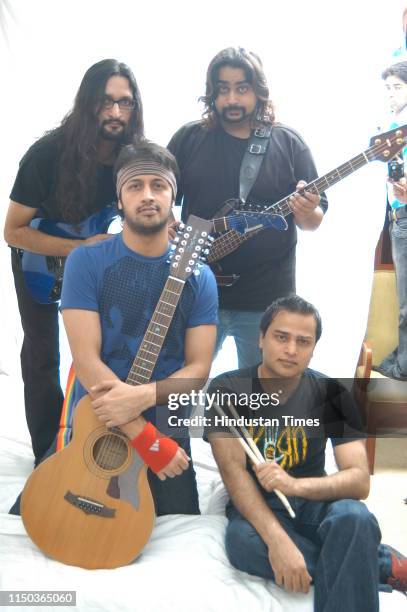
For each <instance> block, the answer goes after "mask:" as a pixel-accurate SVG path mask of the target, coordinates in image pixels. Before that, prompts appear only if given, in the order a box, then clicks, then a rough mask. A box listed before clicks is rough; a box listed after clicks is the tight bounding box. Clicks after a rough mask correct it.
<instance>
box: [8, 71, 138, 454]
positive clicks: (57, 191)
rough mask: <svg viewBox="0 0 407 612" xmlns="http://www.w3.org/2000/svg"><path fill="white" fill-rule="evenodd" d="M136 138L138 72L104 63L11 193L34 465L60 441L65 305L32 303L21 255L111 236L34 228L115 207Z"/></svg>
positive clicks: (89, 75)
mask: <svg viewBox="0 0 407 612" xmlns="http://www.w3.org/2000/svg"><path fill="white" fill-rule="evenodd" d="M135 136H143V113H142V104H141V98H140V93H139V89H138V86H137V82H136V80H135V78H134V75H133V73H132V71H131V70H130V68H129V67H128V66H126V64H123V63H120V62H118V61H117V60H115V59H106V60H102V61H100V62H97V63H96V64H94V65H93V66H91V67H90V68H89V69H88V70H87V72H86V73H85V75H84V77H83V80H82V82H81V84H80V87H79V90H78V93H77V95H76V98H75V102H74V106H73V108H72V110H71V111H70V112H69V113H68V114H67V115H66V117H65V118H64V119H63V120H62V122H61V124H60V126H59V127H57V128H56V129H54V130H52V131H50V132H47V133H46V134H45V135H44V136H43V137H42V138H40V139H39V140H38V141H37V142H35V143H34V144H33V145H32V146H31V147H30V148H29V149H28V151H27V152H26V154H25V155H24V156H23V158H22V160H21V162H20V166H19V169H18V173H17V177H16V179H15V183H14V186H13V188H12V191H11V196H10V199H11V201H10V205H9V209H8V214H7V218H6V223H5V229H4V237H5V240H6V241H7V243H8V244H9V245H10V246H11V251H12V253H11V259H12V269H13V274H14V283H15V288H16V293H17V300H18V306H19V310H20V316H21V322H22V326H23V330H24V341H23V346H22V350H21V369H22V377H23V381H24V398H25V410H26V418H27V425H28V429H29V432H30V435H31V440H32V446H33V452H34V457H35V464H37V463H38V462H39V460H40V459H41V457H42V456H43V455H44V453H45V452H46V451H47V450H48V448H49V447H50V445H51V444H52V442H53V440H54V438H55V436H56V433H57V430H58V425H59V420H60V414H61V408H62V403H63V392H62V389H61V386H60V381H59V330H58V304H57V303H46V304H44V303H38V301H36V300H35V299H33V297H32V296H31V293H30V292H29V291H28V289H27V286H26V284H25V280H24V274H23V271H22V265H21V257H22V254H23V252H24V251H30V252H32V253H38V254H41V255H44V256H51V257H57V258H58V257H63V258H64V257H66V256H67V255H68V254H69V253H70V252H71V251H72V250H73V249H74V248H75V247H76V246H78V245H79V244H84V243H86V244H91V243H95V242H98V241H101V240H105V239H106V238H108V237H109V235H108V234H106V233H104V232H105V230H104V229H103V230H102V231H100V233H97V234H96V235H92V236H90V237H89V234H88V235H86V233H85V235H83V236H81V239H71V238H64V237H60V236H58V235H51V234H48V233H45V232H44V231H40V230H39V229H38V228H36V227H33V226H32V224H31V222H32V221H33V220H34V219H36V218H42V219H46V220H47V221H48V220H49V221H50V222H56V223H58V222H64V223H68V224H70V225H72V226H75V227H77V226H79V225H80V224H82V222H83V221H85V220H87V219H89V217H92V216H95V215H96V214H97V213H98V212H99V211H103V210H105V209H106V207H112V205H113V204H115V203H116V190H115V182H114V180H113V164H114V162H115V160H116V158H117V155H118V152H119V150H120V148H121V145H122V144H124V143H129V142H131V141H132V140H133V138H134V137H135ZM34 225H35V224H34ZM85 225H86V224H85ZM96 231H97V230H96ZM89 233H90V232H89ZM92 233H93V234H94V233H95V232H94V230H93V231H92ZM47 261H48V260H47Z"/></svg>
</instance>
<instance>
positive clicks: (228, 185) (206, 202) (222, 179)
mask: <svg viewBox="0 0 407 612" xmlns="http://www.w3.org/2000/svg"><path fill="white" fill-rule="evenodd" d="M202 100H203V102H204V104H205V111H204V115H203V119H202V121H198V122H194V123H189V124H187V125H184V126H183V127H181V129H180V130H178V132H177V133H176V134H175V135H174V136H173V137H172V139H171V141H170V143H169V144H168V148H169V149H170V151H171V152H172V153H173V154H174V155H175V157H176V159H177V161H178V165H179V167H180V171H181V180H180V184H179V186H178V197H177V202H178V204H181V203H182V218H183V220H185V219H186V218H187V217H188V215H189V214H195V215H198V216H200V217H204V218H206V219H211V218H214V217H215V216H216V211H217V210H218V209H219V208H220V207H221V206H222V204H223V203H224V202H225V201H226V200H229V199H230V198H237V197H238V196H239V173H240V167H241V164H242V159H243V156H244V153H245V150H246V149H247V147H248V139H249V136H250V134H251V132H252V130H253V128H257V127H262V126H270V125H271V126H272V130H271V137H270V140H269V146H268V149H267V152H266V154H265V155H264V158H263V162H262V165H261V168H260V171H259V174H258V177H257V179H256V181H255V183H254V185H253V188H252V189H251V191H250V193H249V198H248V201H254V202H257V203H262V204H272V203H275V202H277V201H279V200H281V199H282V198H284V197H285V196H288V195H289V194H290V193H292V192H293V191H295V190H296V189H300V188H301V187H303V186H304V185H305V184H306V183H308V182H310V181H312V180H313V179H315V178H316V177H317V172H316V168H315V164H314V161H313V159H312V155H311V153H310V150H309V149H308V147H307V145H306V144H305V142H304V140H303V139H302V138H301V136H300V135H299V134H298V133H297V132H295V131H294V130H293V129H291V128H289V127H287V126H284V125H282V124H279V123H276V122H275V118H274V111H273V106H272V103H271V101H270V100H269V90H268V87H267V82H266V78H265V75H264V72H263V69H262V65H261V62H260V60H259V58H258V57H257V56H256V55H255V54H253V53H250V52H247V51H245V50H244V49H241V48H238V49H235V48H228V49H224V50H223V51H221V52H220V53H218V54H217V55H216V56H215V57H214V59H213V60H212V61H211V63H210V65H209V68H208V73H207V81H206V94H205V96H204V97H203V98H202ZM290 207H291V209H292V213H293V214H292V215H291V214H290V215H288V217H287V218H286V221H287V223H288V227H287V229H286V231H279V230H277V229H274V228H271V229H267V230H264V231H261V232H259V233H257V234H256V236H255V237H252V238H250V239H249V240H247V241H245V242H244V243H243V244H241V246H239V248H238V249H237V250H235V251H234V252H233V253H231V254H228V255H227V256H226V257H223V258H222V259H221V260H220V262H219V263H220V264H221V268H222V273H223V274H228V275H236V276H238V277H239V278H238V280H237V281H236V282H234V284H233V285H232V286H227V287H221V286H219V298H220V312H219V326H218V337H217V350H219V349H220V347H221V346H222V343H223V341H224V339H225V338H226V337H227V336H233V337H234V339H235V342H236V346H237V353H238V359H239V367H247V366H250V365H254V363H256V362H258V361H259V359H260V354H259V351H258V346H257V335H258V326H259V322H260V318H261V313H262V312H263V311H264V309H265V308H266V306H267V305H268V304H270V303H271V302H272V301H273V300H274V299H276V298H277V297H280V296H284V295H288V294H290V293H292V292H293V291H295V247H296V242H297V233H296V227H297V226H298V227H300V228H302V229H304V230H313V229H316V228H317V227H318V226H319V224H320V223H321V221H322V218H323V214H324V212H325V211H326V209H327V201H326V198H325V195H324V194H322V195H321V197H319V196H318V195H315V194H312V193H310V192H302V195H299V194H298V195H296V196H293V198H292V199H291V202H290Z"/></svg>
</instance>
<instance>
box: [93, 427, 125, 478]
mask: <svg viewBox="0 0 407 612" xmlns="http://www.w3.org/2000/svg"><path fill="white" fill-rule="evenodd" d="M127 455H128V450H127V444H126V442H125V441H124V440H123V438H121V437H120V436H117V435H115V434H106V435H104V436H101V437H100V438H99V439H98V440H96V442H95V444H94V447H93V459H94V460H95V462H96V463H97V464H98V466H99V467H100V468H102V469H103V470H117V469H118V468H120V466H121V465H123V463H125V461H126V459H127Z"/></svg>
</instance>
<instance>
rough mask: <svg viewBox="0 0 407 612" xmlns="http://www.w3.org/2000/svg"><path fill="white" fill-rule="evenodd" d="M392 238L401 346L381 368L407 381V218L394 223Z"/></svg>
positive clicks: (391, 230) (388, 357) (391, 231)
mask: <svg viewBox="0 0 407 612" xmlns="http://www.w3.org/2000/svg"><path fill="white" fill-rule="evenodd" d="M390 236H391V252H392V257H393V262H394V268H395V271H396V280H397V295H398V301H399V344H398V347H397V348H395V350H394V351H393V352H392V353H390V355H388V356H387V357H386V358H385V359H384V360H383V361H382V363H381V364H380V367H381V369H382V370H383V371H384V372H385V373H386V374H389V375H390V376H392V377H394V378H400V379H402V380H407V217H404V218H402V219H399V220H398V221H397V223H396V222H394V221H393V223H392V224H391V229H390ZM383 315H384V316H386V313H383Z"/></svg>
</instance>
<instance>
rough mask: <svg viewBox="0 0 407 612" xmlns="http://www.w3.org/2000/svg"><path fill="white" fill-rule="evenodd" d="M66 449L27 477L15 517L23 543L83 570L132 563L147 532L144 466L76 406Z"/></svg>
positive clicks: (85, 408)
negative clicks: (27, 538)
mask: <svg viewBox="0 0 407 612" xmlns="http://www.w3.org/2000/svg"><path fill="white" fill-rule="evenodd" d="M72 430H73V436H72V440H71V442H70V444H69V445H68V446H67V447H66V448H64V449H63V450H61V451H59V452H58V453H56V454H55V455H52V456H51V457H49V458H48V459H46V460H45V461H44V462H43V463H41V464H40V465H39V466H38V467H37V468H36V469H35V470H34V472H33V473H32V474H31V476H30V478H29V479H28V481H27V483H26V486H25V488H24V491H23V494H22V498H21V515H22V518H23V522H24V526H25V528H26V530H27V532H28V534H29V535H30V537H31V539H32V540H33V542H34V543H35V544H37V546H38V547H39V548H40V549H41V550H42V551H43V552H44V553H45V554H46V555H48V556H49V557H51V558H54V559H57V560H58V561H62V562H63V563H66V564H68V565H79V566H80V567H84V568H87V569H100V568H114V567H121V566H123V565H127V564H128V563H130V562H131V561H133V560H134V559H135V558H136V557H137V556H138V554H139V553H140V552H141V550H142V549H143V548H144V546H145V545H146V543H147V542H148V539H149V537H150V535H151V531H152V529H153V527H154V520H155V512H154V501H153V498H152V495H151V491H150V487H149V484H148V480H147V468H146V466H145V465H144V463H143V462H142V461H141V459H140V458H139V456H138V455H137V453H136V452H135V451H134V450H133V448H132V447H131V445H130V443H129V441H128V440H127V439H126V437H125V436H124V435H120V433H119V432H116V431H113V432H112V431H109V430H107V429H106V427H105V426H104V425H103V424H101V422H100V421H99V419H98V418H97V417H96V416H95V414H94V410H93V408H92V404H91V399H90V398H89V396H88V395H86V396H85V397H83V398H82V400H81V401H80V402H79V404H78V406H77V408H76V412H75V416H74V419H73V428H72Z"/></svg>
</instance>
